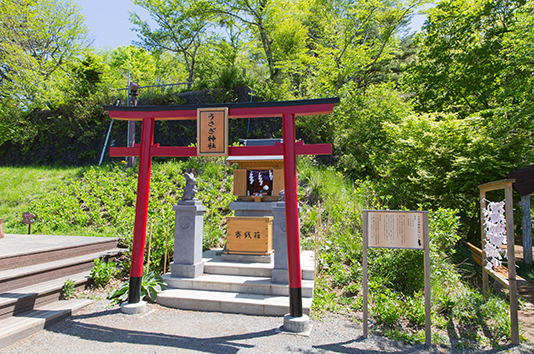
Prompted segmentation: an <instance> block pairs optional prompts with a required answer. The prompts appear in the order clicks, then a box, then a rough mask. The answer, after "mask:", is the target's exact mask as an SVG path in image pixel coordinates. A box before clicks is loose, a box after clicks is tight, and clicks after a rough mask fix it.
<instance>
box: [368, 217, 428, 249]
mask: <svg viewBox="0 0 534 354" xmlns="http://www.w3.org/2000/svg"><path fill="white" fill-rule="evenodd" d="M367 215H368V221H367V235H368V238H369V239H368V240H369V247H380V248H413V249H423V247H424V235H423V222H424V221H423V213H420V212H416V211H415V212H414V211H389V210H385V211H369V212H368V213H367Z"/></svg>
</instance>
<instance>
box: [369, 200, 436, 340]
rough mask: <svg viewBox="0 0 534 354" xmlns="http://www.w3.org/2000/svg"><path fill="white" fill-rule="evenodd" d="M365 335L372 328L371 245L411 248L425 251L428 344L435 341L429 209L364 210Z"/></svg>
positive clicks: (376, 246) (426, 333)
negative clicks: (431, 305)
mask: <svg viewBox="0 0 534 354" xmlns="http://www.w3.org/2000/svg"><path fill="white" fill-rule="evenodd" d="M362 212H363V216H362V220H363V260H362V270H363V282H362V288H363V337H364V338H367V334H368V333H367V332H368V304H367V298H368V275H367V248H370V247H374V248H409V249H419V250H423V251H424V258H425V260H424V272H425V344H426V345H427V346H430V344H431V332H430V323H431V322H430V249H429V243H428V238H429V235H428V211H401V210H363V211H362Z"/></svg>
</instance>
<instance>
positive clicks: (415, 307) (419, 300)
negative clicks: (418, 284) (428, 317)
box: [406, 292, 425, 326]
mask: <svg viewBox="0 0 534 354" xmlns="http://www.w3.org/2000/svg"><path fill="white" fill-rule="evenodd" d="M406 317H408V319H409V320H410V322H411V323H413V324H414V325H417V326H423V325H424V324H425V297H424V296H423V293H422V292H417V293H415V294H414V296H413V297H408V298H407V299H406Z"/></svg>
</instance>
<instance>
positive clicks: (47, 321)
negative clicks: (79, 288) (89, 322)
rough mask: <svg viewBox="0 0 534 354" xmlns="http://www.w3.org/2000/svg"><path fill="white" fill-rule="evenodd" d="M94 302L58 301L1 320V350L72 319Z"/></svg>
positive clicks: (85, 300) (82, 300)
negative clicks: (61, 321)
mask: <svg viewBox="0 0 534 354" xmlns="http://www.w3.org/2000/svg"><path fill="white" fill-rule="evenodd" d="M92 302H93V301H92V300H87V299H73V300H65V301H57V302H54V303H52V304H48V305H44V306H41V307H39V308H36V309H34V310H32V311H28V312H24V313H21V314H19V315H17V316H13V317H9V318H5V319H2V320H0V348H3V347H7V346H9V345H11V344H13V343H16V342H18V341H19V340H21V339H24V338H26V337H28V336H30V335H32V334H34V333H37V332H39V331H41V330H42V329H45V328H47V327H48V326H50V325H52V324H54V323H57V322H58V321H60V320H62V319H64V318H67V317H70V316H71V315H72V314H73V313H75V312H77V311H79V310H80V309H82V308H83V307H85V306H87V305H89V304H91V303H92Z"/></svg>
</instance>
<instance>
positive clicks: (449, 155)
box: [382, 112, 534, 233]
mask: <svg viewBox="0 0 534 354" xmlns="http://www.w3.org/2000/svg"><path fill="white" fill-rule="evenodd" d="M513 126H515V128H512V127H513ZM384 127H385V131H386V133H387V136H388V140H389V141H390V148H391V150H390V151H391V153H390V154H389V156H388V162H387V164H384V165H383V167H382V169H383V171H382V175H383V176H384V177H385V179H386V181H388V182H387V183H389V184H391V185H392V186H395V189H394V191H395V194H394V195H393V198H392V200H391V201H390V205H391V206H392V207H395V206H398V205H402V206H405V207H407V208H409V209H414V208H417V207H418V205H424V206H425V207H426V208H430V209H436V210H437V209H439V208H447V209H457V210H458V211H459V215H460V217H461V220H462V222H463V224H464V229H463V231H464V232H465V231H470V232H471V233H473V232H476V230H479V229H480V227H479V225H478V223H479V221H478V217H477V213H478V207H477V205H476V201H477V200H478V188H477V186H478V185H480V184H482V183H486V182H488V181H494V180H499V179H502V177H503V176H505V175H506V174H507V173H508V172H510V171H511V170H513V169H514V168H517V167H519V166H521V167H523V166H524V165H528V164H529V163H532V162H534V155H533V152H532V149H530V148H529V146H530V144H531V141H532V138H533V137H532V136H531V134H530V133H526V131H523V130H522V129H521V128H519V126H517V125H516V124H515V123H514V121H513V120H511V121H510V120H507V119H506V115H501V114H492V113H491V112H488V113H487V114H485V115H484V116H483V117H480V116H473V117H469V118H465V119H457V118H456V117H455V116H454V115H441V114H428V115H414V116H410V117H406V118H405V119H403V120H402V122H400V123H398V124H393V123H387V124H385V126H384ZM508 128H510V129H512V130H510V131H506V129H508ZM520 132H523V133H520ZM520 156H521V157H520ZM466 226H467V227H466ZM466 229H467V230H466Z"/></svg>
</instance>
